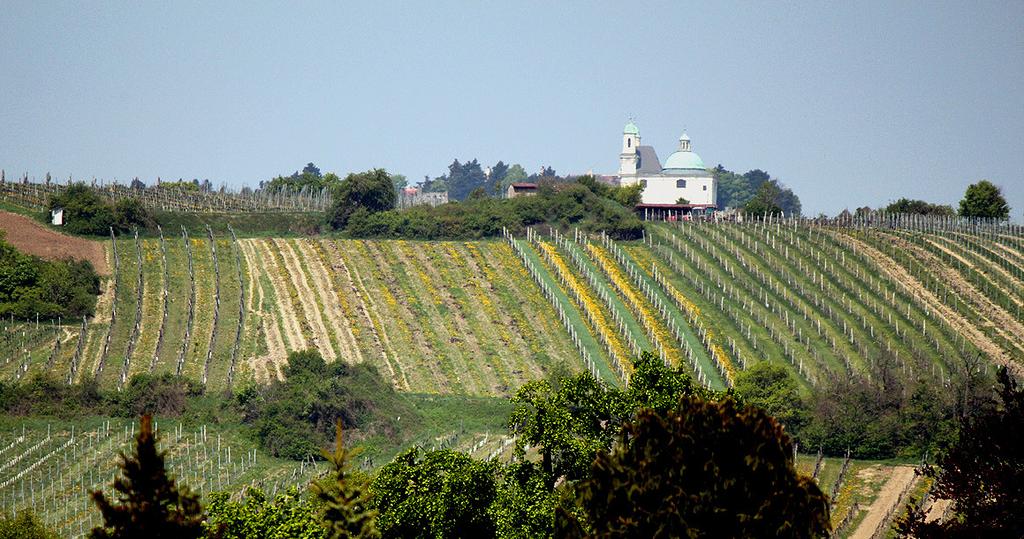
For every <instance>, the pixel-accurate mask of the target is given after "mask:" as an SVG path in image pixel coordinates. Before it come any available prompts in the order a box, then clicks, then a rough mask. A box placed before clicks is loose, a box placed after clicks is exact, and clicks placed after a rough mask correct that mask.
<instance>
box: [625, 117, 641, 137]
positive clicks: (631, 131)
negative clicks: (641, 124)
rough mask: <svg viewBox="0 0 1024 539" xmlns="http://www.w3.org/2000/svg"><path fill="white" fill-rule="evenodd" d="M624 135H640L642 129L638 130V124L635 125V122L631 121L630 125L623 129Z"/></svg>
mask: <svg viewBox="0 0 1024 539" xmlns="http://www.w3.org/2000/svg"><path fill="white" fill-rule="evenodd" d="M622 134H623V135H639V134H640V129H638V128H637V126H636V124H635V123H633V120H630V121H629V123H628V124H626V127H623V128H622Z"/></svg>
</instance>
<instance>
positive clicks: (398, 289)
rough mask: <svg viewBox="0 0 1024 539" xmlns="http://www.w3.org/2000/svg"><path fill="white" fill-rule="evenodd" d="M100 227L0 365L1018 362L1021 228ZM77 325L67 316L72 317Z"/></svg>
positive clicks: (418, 375) (502, 388) (257, 377)
mask: <svg viewBox="0 0 1024 539" xmlns="http://www.w3.org/2000/svg"><path fill="white" fill-rule="evenodd" d="M225 232H226V233H220V234H218V233H215V232H214V231H212V230H191V231H186V230H179V231H174V232H172V231H164V233H163V235H162V237H159V238H145V239H136V238H134V237H127V238H120V239H118V240H117V241H116V242H108V244H107V246H108V248H107V256H108V260H109V266H110V267H111V268H113V271H112V272H111V273H112V276H111V277H110V279H109V280H108V281H106V283H105V287H104V294H103V295H102V296H101V298H100V301H99V304H98V307H97V315H96V316H95V317H93V318H92V319H89V320H85V321H62V324H60V325H56V324H49V325H47V324H41V325H40V326H39V327H36V325H35V324H34V323H28V324H26V323H18V322H14V321H11V320H7V321H4V322H3V323H2V324H0V334H2V335H0V347H2V350H3V351H4V362H3V364H2V365H0V375H3V376H6V377H9V378H21V377H24V376H26V375H30V374H31V373H33V372H39V371H48V372H51V373H54V374H55V375H57V376H58V377H59V378H61V379H65V380H82V379H85V378H89V377H94V378H96V379H97V380H99V381H100V383H101V384H104V385H108V386H112V385H122V384H124V383H125V381H126V380H127V379H128V378H130V377H131V376H132V375H134V374H137V373H142V372H157V373H160V372H172V373H180V374H184V375H186V376H188V377H190V378H193V379H195V380H197V381H200V382H202V383H204V384H205V385H207V386H208V387H210V388H212V389H225V388H228V387H233V386H234V385H236V384H239V383H242V384H246V383H252V382H259V381H266V380H269V379H271V378H274V377H279V376H280V375H281V368H282V366H283V363H284V361H285V360H286V357H287V354H288V352H289V351H292V350H298V349H302V348H306V347H315V348H317V349H318V350H320V352H321V353H322V354H323V355H324V357H325V358H327V359H328V361H346V362H353V363H354V362H370V363H372V364H374V365H376V366H377V367H378V368H379V370H380V371H381V372H382V373H383V374H384V375H385V376H386V377H387V378H388V379H390V380H391V382H392V383H393V384H394V385H395V387H397V388H399V389H401V390H405V391H412V392H423V393H439V394H464V395H502V396H507V395H510V394H511V393H512V392H513V391H514V390H515V389H516V388H517V387H519V386H520V385H521V384H522V383H523V382H525V381H527V380H530V379H535V378H538V377H541V376H543V375H544V374H545V373H546V372H549V371H551V370H552V369H555V368H558V369H568V370H569V371H575V370H580V369H587V370H590V371H592V372H594V373H595V374H596V375H598V376H599V377H601V378H603V379H604V380H606V381H607V382H608V383H613V384H620V383H625V382H627V381H628V378H629V374H630V371H631V368H632V367H631V362H630V361H629V358H630V357H632V356H635V355H636V354H638V353H639V352H640V351H641V350H650V351H652V352H654V353H655V354H657V355H658V356H659V357H661V358H662V359H663V360H664V361H666V362H668V363H672V364H677V365H681V366H683V367H684V368H685V369H687V370H689V371H690V372H692V373H693V375H694V376H695V378H697V379H699V380H700V381H701V382H702V383H704V384H706V385H708V386H709V387H714V388H718V389H722V388H725V387H728V386H729V385H731V384H732V383H733V381H734V379H735V376H736V375H737V373H738V372H739V371H740V370H742V369H744V368H745V367H746V366H748V365H750V364H751V363H752V362H755V361H762V360H768V361H776V362H779V363H781V364H783V365H785V366H786V367H787V368H788V369H790V370H791V371H792V372H793V373H794V374H795V375H796V376H797V377H798V379H799V380H800V381H801V383H802V384H803V386H804V388H805V389H806V390H807V391H813V388H814V387H815V386H816V385H818V384H819V383H820V382H821V381H822V380H823V379H824V378H825V377H841V376H849V375H860V376H871V375H872V373H873V372H877V370H878V367H879V365H880V364H884V365H887V366H888V368H889V369H891V370H895V371H897V372H898V373H899V376H902V377H905V378H906V379H910V378H920V377H925V378H928V379H931V380H934V381H935V382H936V383H938V384H942V383H946V382H947V381H948V380H949V376H950V372H951V370H953V369H955V368H957V365H956V364H955V359H954V358H957V357H961V356H964V355H970V354H981V355H982V356H984V357H985V358H987V359H988V360H990V361H991V362H994V363H997V364H1004V365H1008V366H1009V367H1010V368H1012V369H1014V370H1015V371H1017V372H1021V370H1022V369H1021V362H1022V360H1024V311H1022V306H1024V270H1022V269H1021V268H1022V267H1024V238H1022V236H1021V234H1020V232H1019V230H1017V229H1006V230H1003V231H999V230H996V229H977V230H975V229H970V228H969V227H965V226H957V227H954V226H950V227H947V228H942V227H938V226H930V227H924V228H915V227H902V228H901V227H891V226H890V227H881V226H871V227H836V226H818V225H815V224H813V223H812V222H808V221H795V220H794V221H787V222H785V223H774V224H764V223H746V224H744V223H732V222H729V223H726V222H717V223H716V222H680V223H663V224H651V226H649V227H648V233H647V235H646V238H645V240H644V241H642V242H626V243H621V242H615V241H611V240H609V239H608V238H605V237H601V236H594V237H586V236H585V235H582V234H578V233H576V234H571V235H564V234H560V233H558V232H557V231H548V234H542V233H540V232H538V231H531V232H530V234H529V235H528V237H526V238H511V237H508V238H505V239H504V240H502V241H482V242H415V241H368V240H343V239H332V238H302V239H265V238H260V239H240V240H236V239H235V238H234V236H233V234H231V233H230V231H225ZM83 328H84V331H83Z"/></svg>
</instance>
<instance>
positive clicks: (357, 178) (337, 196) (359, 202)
mask: <svg viewBox="0 0 1024 539" xmlns="http://www.w3.org/2000/svg"><path fill="white" fill-rule="evenodd" d="M397 199H398V194H397V193H396V192H395V185H394V183H393V182H392V181H391V176H389V175H388V173H387V171H386V170H384V169H382V168H378V169H374V170H370V171H367V172H361V173H358V174H355V173H353V174H349V175H348V176H346V177H345V179H344V180H342V181H341V184H340V185H339V186H338V188H337V189H336V190H335V193H334V205H333V206H332V207H331V208H330V209H329V210H328V212H327V220H328V222H329V223H330V224H331V226H332V227H334V228H335V229H341V228H345V225H347V224H348V220H349V218H351V217H352V214H354V213H355V212H356V211H357V210H360V209H362V210H365V211H366V212H368V213H375V212H381V211H386V210H390V209H392V208H394V207H395V202H396V200H397Z"/></svg>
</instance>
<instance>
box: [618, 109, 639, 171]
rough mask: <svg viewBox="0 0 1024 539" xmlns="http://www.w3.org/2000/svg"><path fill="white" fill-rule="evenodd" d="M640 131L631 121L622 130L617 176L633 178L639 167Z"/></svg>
mask: <svg viewBox="0 0 1024 539" xmlns="http://www.w3.org/2000/svg"><path fill="white" fill-rule="evenodd" d="M639 146H640V130H639V129H637V127H636V124H634V123H633V120H630V121H629V123H627V124H626V127H624V128H623V129H622V153H621V154H619V176H635V175H636V171H637V168H639V165H640V153H639V152H638V150H637V148H638V147H639Z"/></svg>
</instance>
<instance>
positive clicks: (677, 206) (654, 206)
mask: <svg viewBox="0 0 1024 539" xmlns="http://www.w3.org/2000/svg"><path fill="white" fill-rule="evenodd" d="M635 207H636V208H638V209H644V208H651V209H669V210H681V209H686V208H691V209H696V208H717V206H715V205H714V204H637V205H636V206H635Z"/></svg>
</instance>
